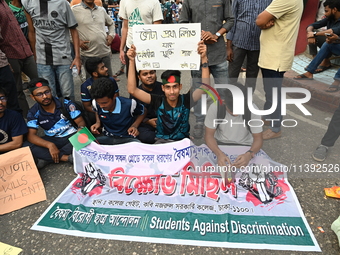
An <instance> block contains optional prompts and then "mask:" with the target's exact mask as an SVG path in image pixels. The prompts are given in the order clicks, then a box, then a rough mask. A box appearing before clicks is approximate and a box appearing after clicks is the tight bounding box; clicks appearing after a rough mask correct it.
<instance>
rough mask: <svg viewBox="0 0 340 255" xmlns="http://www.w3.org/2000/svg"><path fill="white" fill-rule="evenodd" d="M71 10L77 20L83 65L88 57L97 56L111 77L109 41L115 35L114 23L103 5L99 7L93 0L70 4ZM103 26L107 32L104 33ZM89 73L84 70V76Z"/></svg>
mask: <svg viewBox="0 0 340 255" xmlns="http://www.w3.org/2000/svg"><path fill="white" fill-rule="evenodd" d="M72 11H73V14H74V16H75V17H76V20H77V22H78V26H77V30H78V33H79V39H80V41H79V42H80V48H81V51H80V55H81V60H82V63H83V65H84V66H85V63H86V61H87V59H88V58H91V57H99V58H101V59H102V61H103V62H104V64H105V66H106V67H107V68H108V71H109V76H110V77H112V75H113V73H112V67H111V47H110V46H111V43H112V41H113V38H114V37H115V24H114V22H113V20H112V19H111V17H110V16H109V15H108V14H107V13H106V11H105V9H104V8H103V7H99V6H97V5H96V4H95V3H94V0H83V1H82V2H81V3H80V4H77V5H75V6H72ZM105 26H107V27H108V29H109V33H108V34H106V31H105ZM90 77H91V74H89V73H87V72H86V78H90Z"/></svg>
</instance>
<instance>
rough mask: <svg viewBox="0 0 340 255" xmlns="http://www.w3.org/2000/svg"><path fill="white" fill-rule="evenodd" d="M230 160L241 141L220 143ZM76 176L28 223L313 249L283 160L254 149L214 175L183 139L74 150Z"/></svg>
mask: <svg viewBox="0 0 340 255" xmlns="http://www.w3.org/2000/svg"><path fill="white" fill-rule="evenodd" d="M221 148H222V150H223V151H224V152H225V153H226V154H227V155H228V156H229V158H230V159H231V160H232V161H234V160H235V159H236V157H237V156H238V155H239V154H242V153H244V152H246V151H247V150H248V149H249V147H247V146H222V147H221ZM74 160H75V161H74V162H75V171H76V173H77V174H78V177H77V178H76V179H75V180H74V181H72V182H71V183H70V185H69V186H68V187H67V188H66V189H65V190H64V192H63V193H62V194H61V195H60V196H59V197H58V198H57V199H56V200H55V201H54V202H53V204H51V206H50V207H49V208H48V209H47V210H46V211H45V212H44V214H43V215H42V216H41V217H40V218H39V219H38V220H37V222H36V223H35V224H34V226H33V227H32V229H34V230H40V231H48V232H54V233H60V234H68V235H76V236H85V237H94V238H106V239H116V240H126V241H144V242H156V243H170V244H186V245H200V246H216V247H232V248H241V247H242V248H250V249H277V250H299V251H320V248H319V246H318V244H317V242H316V240H315V237H314V236H313V233H312V231H311V229H310V227H309V225H308V223H307V221H306V219H305V217H304V215H303V212H302V210H301V207H300V205H299V202H298V200H297V198H296V195H295V193H294V191H293V189H292V187H291V186H290V184H289V183H288V181H287V179H286V175H285V172H284V170H285V166H283V165H281V164H279V163H277V162H274V161H272V160H271V159H270V158H269V157H268V156H267V154H265V153H264V152H263V151H260V152H259V153H257V154H256V157H254V159H252V160H251V162H250V165H249V166H248V167H247V168H244V169H235V168H231V169H230V171H231V180H230V181H228V182H227V183H224V182H223V181H222V178H221V175H220V172H219V171H224V170H225V169H223V168H219V167H217V166H216V156H215V155H214V154H213V153H212V152H211V151H210V149H209V148H208V147H206V146H205V145H201V146H199V147H197V146H195V145H193V144H191V143H190V140H189V139H184V140H182V141H178V142H173V143H168V144H161V145H147V144H142V143H129V144H122V145H115V146H100V145H98V144H96V143H91V144H90V145H88V146H87V147H85V148H83V149H80V150H79V151H74Z"/></svg>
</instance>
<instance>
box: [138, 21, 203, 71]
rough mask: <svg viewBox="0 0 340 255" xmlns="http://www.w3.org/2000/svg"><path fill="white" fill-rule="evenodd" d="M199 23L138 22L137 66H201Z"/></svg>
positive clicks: (173, 67)
mask: <svg viewBox="0 0 340 255" xmlns="http://www.w3.org/2000/svg"><path fill="white" fill-rule="evenodd" d="M200 38H201V24H200V23H190V24H188V23H184V24H164V25H163V24H162V25H135V26H133V41H134V45H135V46H136V51H137V56H136V67H137V70H150V69H152V70H168V69H170V70H199V68H200V56H199V54H198V53H197V45H198V42H199V41H200Z"/></svg>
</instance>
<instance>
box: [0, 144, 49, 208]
mask: <svg viewBox="0 0 340 255" xmlns="http://www.w3.org/2000/svg"><path fill="white" fill-rule="evenodd" d="M43 200H46V192H45V188H44V184H43V182H42V180H41V178H40V175H39V172H38V170H37V167H36V165H35V163H34V159H33V157H32V154H31V150H30V149H29V147H24V148H20V149H16V150H14V151H11V152H8V153H5V154H2V155H0V215H1V214H5V213H9V212H12V211H15V210H18V209H21V208H23V207H25V206H28V205H31V204H34V203H38V202H40V201H43Z"/></svg>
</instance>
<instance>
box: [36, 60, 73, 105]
mask: <svg viewBox="0 0 340 255" xmlns="http://www.w3.org/2000/svg"><path fill="white" fill-rule="evenodd" d="M37 67H38V75H39V77H41V78H44V79H46V80H47V81H48V83H49V85H50V88H51V89H52V94H53V96H57V91H56V78H57V79H58V81H59V84H60V90H61V95H62V97H69V98H70V99H71V100H74V84H73V77H72V71H71V69H70V66H69V65H58V66H54V65H42V64H37Z"/></svg>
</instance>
